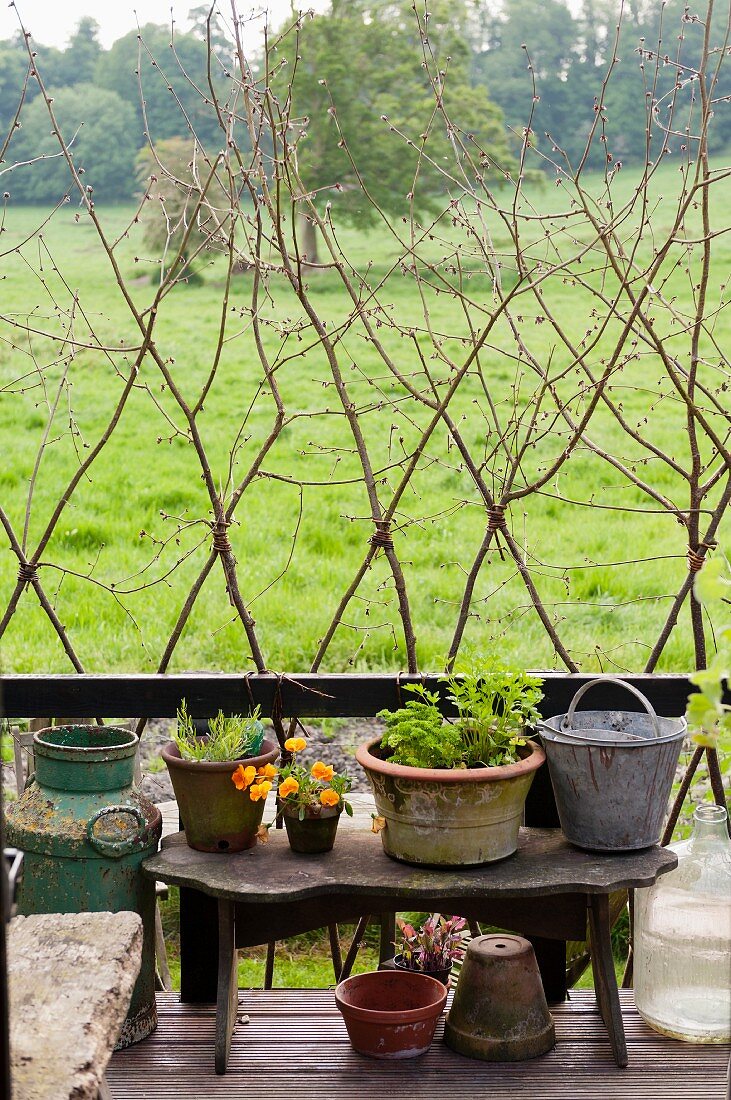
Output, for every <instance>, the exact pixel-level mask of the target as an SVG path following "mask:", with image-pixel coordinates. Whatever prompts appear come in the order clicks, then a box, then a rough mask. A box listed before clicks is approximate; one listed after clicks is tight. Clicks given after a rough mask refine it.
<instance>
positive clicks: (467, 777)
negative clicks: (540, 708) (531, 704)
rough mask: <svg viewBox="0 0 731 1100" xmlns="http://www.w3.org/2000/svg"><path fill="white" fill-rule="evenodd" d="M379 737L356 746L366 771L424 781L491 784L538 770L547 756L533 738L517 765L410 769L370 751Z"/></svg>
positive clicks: (356, 755) (356, 754) (358, 757)
mask: <svg viewBox="0 0 731 1100" xmlns="http://www.w3.org/2000/svg"><path fill="white" fill-rule="evenodd" d="M380 743H381V737H380V736H379V737H374V738H372V739H371V740H370V741H365V742H364V743H363V744H362V745H359V746H358V748H357V750H356V753H355V759H356V760H357V761H358V763H359V764H360V766H361V767H362V768H365V770H366V771H369V770H370V771H373V772H378V773H380V774H381V775H388V776H391V777H393V778H394V779H411V780H418V781H420V782H423V783H494V782H496V781H497V780H499V779H515V778H517V777H518V776H521V775H526V774H527V773H530V772H534V771H537V770H538V768H540V766H541V764H542V763H543V762H544V760H545V759H546V753H545V751H544V749H542V748H541V746H540V745H539V744H538V743H537V742H536V741H531V740H527V741H526V746H530V750H531V751H530V754H529V755H528V756H526V757H524V759H522V760H519V761H518V762H517V764H499V765H498V766H497V767H493V768H413V767H411V766H410V765H407V764H392V763H391V761H390V760H381V758H380V757H378V756H374V755H373V752H372V750H373V749H374V748H376V746H377V745H380Z"/></svg>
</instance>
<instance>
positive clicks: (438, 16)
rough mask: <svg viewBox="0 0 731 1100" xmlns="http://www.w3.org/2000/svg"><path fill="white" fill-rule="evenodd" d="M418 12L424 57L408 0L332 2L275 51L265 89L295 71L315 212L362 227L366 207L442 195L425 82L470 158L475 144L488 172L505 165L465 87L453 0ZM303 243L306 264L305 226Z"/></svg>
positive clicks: (311, 249)
mask: <svg viewBox="0 0 731 1100" xmlns="http://www.w3.org/2000/svg"><path fill="white" fill-rule="evenodd" d="M429 15H430V18H429V46H428V49H427V51H426V54H425V53H424V47H423V42H422V36H421V33H420V30H423V26H422V25H420V24H418V23H417V20H416V18H415V15H414V10H413V7H412V4H411V3H410V0H398V2H397V3H391V2H389V0H376V2H375V3H373V2H370V3H368V2H364V0H334V2H333V3H332V5H331V9H330V11H329V12H328V13H326V14H323V15H318V16H316V17H315V18H314V19H307V20H306V21H305V22H304V23H303V24H302V26H301V29H300V32H299V35H298V36H297V38H296V40H295V42H292V41H291V36H290V40H288V42H287V43H286V44H285V45H284V47H283V49H282V51H281V52H282V53H283V54H284V56H285V57H286V58H287V61H288V64H287V65H285V66H282V67H281V69H280V70H279V72H278V73H277V74H276V75H275V76H274V77H273V86H274V87H275V88H281V89H282V90H283V89H284V87H285V85H286V83H287V82H288V81H289V80H290V78H291V74H292V72H293V71H295V70H296V79H295V81H294V83H293V86H292V103H291V109H290V119H291V121H292V124H293V127H294V130H295V132H297V133H299V135H300V140H299V147H298V159H297V163H298V169H299V173H300V176H301V179H302V182H303V184H304V186H305V187H306V188H307V189H308V190H309V191H310V192H311V193H312V194H313V196H315V201H316V202H317V203H318V204H319V206H320V207H324V205H325V202H326V201H331V202H332V203H333V209H334V212H335V214H336V216H337V217H338V218H340V219H345V220H346V221H349V222H350V223H351V224H353V225H357V226H361V227H362V226H367V225H371V224H373V222H374V221H375V220H376V219H377V217H378V215H377V211H376V208H380V209H381V210H382V211H384V212H385V213H387V214H393V213H396V212H397V211H398V210H401V209H402V207H403V204H404V200H405V199H406V197H407V196H408V197H409V200H410V201H411V202H413V204H414V206H415V208H416V209H417V210H419V211H420V212H422V213H425V212H428V211H429V210H431V209H434V200H435V197H436V196H438V195H443V194H445V193H446V191H447V190H448V188H449V175H448V174H446V175H445V174H444V168H445V166H446V165H449V168H450V171H451V170H453V168H454V164H453V159H454V158H453V152H452V134H451V133H450V131H449V127H448V125H447V124H446V123H445V121H444V118H443V117H442V115H441V113H440V112H439V110H436V111H435V108H434V98H435V97H434V81H437V82H439V81H442V80H443V85H444V86H443V89H440V90H439V92H438V96H439V99H440V101H441V103H442V104H443V106H444V107H445V108H446V110H447V113H448V114H449V113H453V114H454V115H455V116H456V115H458V116H459V119H460V125H461V128H462V130H463V131H464V132H465V134H467V135H470V136H469V137H468V138H467V141H468V143H469V144H470V146H471V148H473V150H474V152H475V156H476V157H478V152H477V146H480V147H481V148H482V149H489V154H490V159H491V162H492V163H493V164H494V165H495V166H496V167H495V168H494V172H495V176H496V178H497V176H498V171H499V170H502V171H505V170H507V169H508V168H509V167H510V166H511V164H512V163H514V162H513V160H512V158H511V155H510V151H509V147H508V143H507V140H506V137H505V135H504V130H503V124H502V117H501V113H500V111H499V110H498V109H497V107H496V106H495V105H494V104H493V103H492V102H491V101H490V100H489V99H488V96H487V93H486V91H485V88H484V87H474V86H473V85H472V83H471V78H470V65H471V56H470V50H469V45H468V42H467V39H466V34H465V25H466V15H467V13H466V8H465V6H464V4H463V3H455V4H447V3H446V2H443V0H436V2H435V3H434V4H431V5H430V6H429ZM283 102H284V99H283ZM457 106H459V111H455V110H454V108H456V107H457ZM393 131H397V132H398V133H399V134H401V135H403V137H404V139H405V140H406V141H408V143H409V144H408V145H405V144H404V141H398V140H394V134H393ZM478 159H479V157H478ZM497 166H499V169H498V167H497ZM336 185H337V190H334V188H335V186H336ZM363 189H365V191H367V193H368V195H369V196H370V199H368V198H366V196H365V194H364V190H363ZM374 204H375V207H374ZM305 224H308V223H305ZM303 249H304V251H305V252H306V254H307V257H308V259H309V260H310V261H313V262H314V261H315V260H316V242H315V238H314V233H313V232H309V233H307V232H306V233H305V234H304V236H303Z"/></svg>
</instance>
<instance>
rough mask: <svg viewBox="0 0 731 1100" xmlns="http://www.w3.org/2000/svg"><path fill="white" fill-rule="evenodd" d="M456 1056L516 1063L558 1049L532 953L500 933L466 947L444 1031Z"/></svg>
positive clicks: (517, 939) (525, 942) (523, 941)
mask: <svg viewBox="0 0 731 1100" xmlns="http://www.w3.org/2000/svg"><path fill="white" fill-rule="evenodd" d="M444 1041H445V1042H446V1044H447V1046H450V1047H451V1048H452V1050H456V1051H457V1053H458V1054H465V1055H467V1057H468V1058H482V1059H484V1060H486V1061H491V1062H519V1061H523V1059H526V1058H535V1057H537V1056H538V1055H539V1054H545V1053H546V1051H548V1050H551V1049H552V1048H553V1047H554V1046H555V1043H556V1033H555V1029H554V1025H553V1019H552V1018H551V1014H550V1012H549V1011H548V1005H547V1004H546V995H545V993H544V992H543V985H542V983H541V975H540V972H539V970H538V964H537V962H536V957H535V954H534V953H533V948H532V947H531V945H530V943H529V942H528V940H526V939H523V937H522V936H512V935H507V934H503V933H499V934H494V935H491V936H477V937H476V938H475V939H474V940H471V941H470V944H469V946H468V947H467V952H466V954H465V959H464V963H463V964H462V972H461V973H460V976H459V981H458V982H457V989H456V990H455V994H454V1000H453V1001H452V1007H451V1009H450V1010H449V1015H448V1017H447V1022H446V1024H445V1028H444Z"/></svg>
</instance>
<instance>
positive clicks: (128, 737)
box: [33, 722, 138, 756]
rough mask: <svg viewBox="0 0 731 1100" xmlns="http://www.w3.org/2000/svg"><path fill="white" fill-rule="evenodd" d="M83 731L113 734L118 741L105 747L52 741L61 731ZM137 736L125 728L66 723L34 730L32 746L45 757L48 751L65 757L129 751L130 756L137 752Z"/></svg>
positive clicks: (48, 753)
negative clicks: (75, 754) (40, 750)
mask: <svg viewBox="0 0 731 1100" xmlns="http://www.w3.org/2000/svg"><path fill="white" fill-rule="evenodd" d="M76 729H78V730H84V731H85V732H87V733H88V732H91V733H94V732H98V733H100V734H110V733H114V734H116V735H118V740H117V741H116V742H115V743H114V744H107V745H63V744H59V742H58V741H55V740H53V739H52V737H51V736H49V735H52V734H55V733H60V732H62V731H63V730H67V731H71V730H76ZM137 741H138V738H137V734H136V733H134V732H133V731H132V730H129V729H127V728H126V726H97V725H93V726H89V725H85V724H83V723H79V724H78V725H77V724H76V723H75V722H67V723H66V724H64V725H63V726H46V727H45V728H44V729H42V730H36V732H35V733H34V734H33V744H34V746H35V747H36V748H38V747H40V748H41V749H42V750H46V752H45V755H50V752H49V751H48V750H51V751H52V752H53V753H56V752H58V753H60V754H61V755H62V756H65V755H66V754H67V753H70V752H73V753H80V754H81V755H82V756H92V755H93V754H95V753H97V754H98V753H102V754H106V753H109V752H117V753H118V752H119V751H120V749H121V750H131V755H134V753H135V752H136V751H137Z"/></svg>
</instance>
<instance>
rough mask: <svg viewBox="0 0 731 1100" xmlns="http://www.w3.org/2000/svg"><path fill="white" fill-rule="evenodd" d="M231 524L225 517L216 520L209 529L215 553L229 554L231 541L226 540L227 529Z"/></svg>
mask: <svg viewBox="0 0 731 1100" xmlns="http://www.w3.org/2000/svg"><path fill="white" fill-rule="evenodd" d="M230 526H231V524H230V522H229V521H228V520H227V519H220V520H216V522H215V523H214V524H213V526H212V528H211V530H212V532H213V549H214V550H215V551H216V553H217V554H230V553H231V543H230V542H229V541H228V529H229V527H230Z"/></svg>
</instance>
